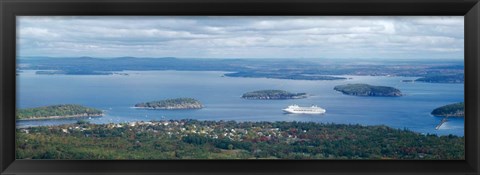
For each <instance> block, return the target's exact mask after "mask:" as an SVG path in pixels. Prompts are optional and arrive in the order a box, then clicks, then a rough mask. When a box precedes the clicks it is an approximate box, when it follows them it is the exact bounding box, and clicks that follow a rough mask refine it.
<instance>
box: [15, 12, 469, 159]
mask: <svg viewBox="0 0 480 175" xmlns="http://www.w3.org/2000/svg"><path fill="white" fill-rule="evenodd" d="M16 35H17V36H16V39H17V46H16V48H17V58H16V65H17V67H16V116H15V117H16V152H15V155H16V158H17V159H60V160H172V159H195V160H218V159H286V160H305V159H313V160H337V159H338V160H464V159H465V137H464V95H465V94H464V17H463V16H361V17H358V16H17V32H16Z"/></svg>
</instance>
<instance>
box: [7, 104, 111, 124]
mask: <svg viewBox="0 0 480 175" xmlns="http://www.w3.org/2000/svg"><path fill="white" fill-rule="evenodd" d="M99 116H103V112H102V111H101V110H98V109H95V108H89V107H85V106H81V105H75V104H61V105H51V106H43V107H37V108H26V109H18V110H17V115H16V119H17V120H42V119H62V118H75V117H99Z"/></svg>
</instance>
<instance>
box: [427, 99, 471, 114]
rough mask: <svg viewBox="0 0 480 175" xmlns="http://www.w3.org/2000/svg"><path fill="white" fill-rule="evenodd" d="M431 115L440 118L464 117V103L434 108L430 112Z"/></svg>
mask: <svg viewBox="0 0 480 175" xmlns="http://www.w3.org/2000/svg"><path fill="white" fill-rule="evenodd" d="M432 115H434V116H440V117H464V116H465V103H463V102H460V103H453V104H449V105H445V106H442V107H439V108H436V109H434V110H433V111H432Z"/></svg>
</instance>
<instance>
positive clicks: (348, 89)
mask: <svg viewBox="0 0 480 175" xmlns="http://www.w3.org/2000/svg"><path fill="white" fill-rule="evenodd" d="M334 90H336V91H340V92H342V93H343V94H346V95H355V96H383V97H398V96H402V92H400V90H398V89H396V88H393V87H388V86H372V85H368V84H346V85H338V86H335V87H334Z"/></svg>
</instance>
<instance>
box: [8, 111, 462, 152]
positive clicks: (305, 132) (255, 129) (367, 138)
mask: <svg viewBox="0 0 480 175" xmlns="http://www.w3.org/2000/svg"><path fill="white" fill-rule="evenodd" d="M16 133H17V141H16V145H17V151H16V157H17V158H18V159H250V158H254V159H255V158H258V159H265V158H266V159H464V157H465V154H464V151H465V149H464V142H465V140H464V137H458V136H452V135H448V136H437V135H429V134H426V135H425V134H419V133H415V132H411V131H408V130H406V129H403V130H401V129H392V128H390V127H387V126H361V125H345V124H321V123H313V122H308V123H306V122H240V123H239V122H234V121H197V120H169V121H153V122H132V123H122V124H101V125H95V124H89V123H85V122H79V123H77V124H71V125H60V126H48V127H47V126H45V127H34V128H23V129H17V132H16Z"/></svg>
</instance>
